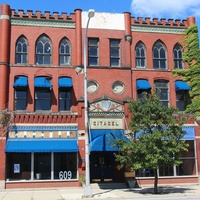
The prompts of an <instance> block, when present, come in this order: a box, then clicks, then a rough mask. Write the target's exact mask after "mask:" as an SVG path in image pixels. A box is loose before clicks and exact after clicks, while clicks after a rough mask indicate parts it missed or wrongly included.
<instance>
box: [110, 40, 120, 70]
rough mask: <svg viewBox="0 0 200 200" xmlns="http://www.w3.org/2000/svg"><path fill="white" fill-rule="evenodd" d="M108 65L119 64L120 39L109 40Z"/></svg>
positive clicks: (114, 65) (116, 65) (115, 65)
mask: <svg viewBox="0 0 200 200" xmlns="http://www.w3.org/2000/svg"><path fill="white" fill-rule="evenodd" d="M110 66H111V67H119V66H120V40H117V39H112V40H110Z"/></svg>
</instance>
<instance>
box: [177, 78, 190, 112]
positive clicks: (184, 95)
mask: <svg viewBox="0 0 200 200" xmlns="http://www.w3.org/2000/svg"><path fill="white" fill-rule="evenodd" d="M175 88H176V107H177V108H178V110H179V111H184V110H185V108H186V104H187V103H189V100H190V96H189V92H188V91H189V90H190V86H189V85H188V84H187V83H186V82H184V81H175Z"/></svg>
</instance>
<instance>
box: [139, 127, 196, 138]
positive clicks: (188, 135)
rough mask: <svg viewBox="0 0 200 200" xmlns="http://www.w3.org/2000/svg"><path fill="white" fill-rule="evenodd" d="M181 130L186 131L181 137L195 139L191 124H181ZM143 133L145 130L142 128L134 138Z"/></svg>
mask: <svg viewBox="0 0 200 200" xmlns="http://www.w3.org/2000/svg"><path fill="white" fill-rule="evenodd" d="M182 131H185V132H186V134H185V135H184V137H183V138H182V139H183V140H194V139H195V133H194V127H193V126H182ZM143 133H145V131H143V130H141V131H140V132H137V133H136V138H138V137H139V136H140V135H141V134H143Z"/></svg>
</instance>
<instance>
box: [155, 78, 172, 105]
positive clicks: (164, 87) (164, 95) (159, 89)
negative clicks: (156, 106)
mask: <svg viewBox="0 0 200 200" xmlns="http://www.w3.org/2000/svg"><path fill="white" fill-rule="evenodd" d="M154 85H155V91H156V94H158V95H159V98H160V102H161V103H162V105H163V106H167V107H168V106H169V84H168V81H165V80H156V81H155V82H154Z"/></svg>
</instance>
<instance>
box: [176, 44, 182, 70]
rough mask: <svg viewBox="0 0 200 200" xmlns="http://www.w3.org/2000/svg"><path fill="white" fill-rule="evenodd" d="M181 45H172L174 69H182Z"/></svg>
mask: <svg viewBox="0 0 200 200" xmlns="http://www.w3.org/2000/svg"><path fill="white" fill-rule="evenodd" d="M182 54H183V52H182V47H181V46H180V45H179V44H176V45H175V46H174V69H183V68H184V66H183V59H182V56H183V55H182Z"/></svg>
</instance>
